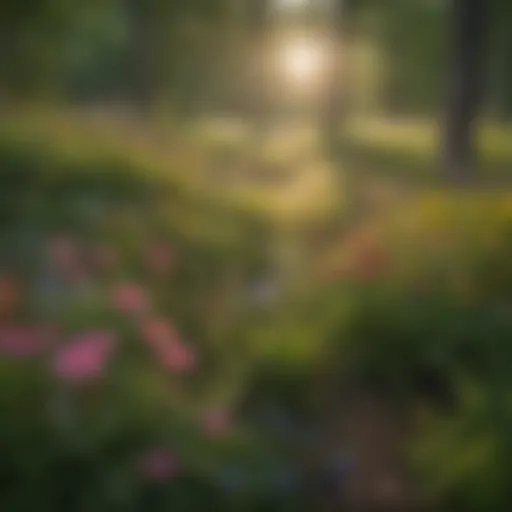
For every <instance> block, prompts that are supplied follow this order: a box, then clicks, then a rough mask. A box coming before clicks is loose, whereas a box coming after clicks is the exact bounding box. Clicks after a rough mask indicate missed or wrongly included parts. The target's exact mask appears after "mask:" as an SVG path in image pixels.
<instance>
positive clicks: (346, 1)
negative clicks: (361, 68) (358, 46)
mask: <svg viewBox="0 0 512 512" xmlns="http://www.w3.org/2000/svg"><path fill="white" fill-rule="evenodd" d="M356 4H357V1H355V0H335V2H334V5H333V13H332V20H333V21H332V26H331V40H332V48H333V50H332V52H331V58H332V61H331V65H330V68H329V70H328V77H327V78H328V79H327V81H326V90H325V103H324V115H323V131H324V138H325V141H326V143H327V145H328V147H330V148H332V147H333V145H334V144H335V143H336V138H337V134H338V128H339V123H340V121H341V120H342V118H343V116H344V115H345V113H346V102H345V100H346V94H345V92H346V90H347V86H346V84H344V80H343V76H345V77H347V75H348V74H347V73H346V67H345V66H346V65H347V60H346V59H344V67H343V69H344V70H345V73H343V72H342V69H341V66H340V55H341V54H342V53H343V52H344V55H345V56H346V55H347V51H346V50H347V48H348V47H349V45H350V41H351V33H352V22H353V12H354V7H355V6H356Z"/></svg>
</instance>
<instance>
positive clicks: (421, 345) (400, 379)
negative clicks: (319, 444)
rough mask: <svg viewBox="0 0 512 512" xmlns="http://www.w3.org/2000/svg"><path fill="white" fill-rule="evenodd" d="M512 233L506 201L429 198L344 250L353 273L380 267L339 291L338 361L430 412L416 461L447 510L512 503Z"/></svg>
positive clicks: (478, 195) (466, 195)
mask: <svg viewBox="0 0 512 512" xmlns="http://www.w3.org/2000/svg"><path fill="white" fill-rule="evenodd" d="M511 226H512V210H511V209H510V195H509V194H508V193H506V192H505V193H503V194H497V193H488V194H487V193H485V192H474V193H471V192H461V191H459V192H458V193H457V195H455V193H454V194H453V195H448V194H446V193H445V192H441V193H437V194H430V195H426V197H423V198H421V199H420V200H417V201H414V202H412V204H409V205H404V206H403V207H402V208H400V209H399V210H395V211H393V213H392V214H390V215H389V216H388V217H387V218H383V219H381V221H380V222H376V224H375V226H373V227H372V229H371V230H370V231H369V234H368V235H367V238H365V239H364V240H358V239H356V241H355V242H352V245H349V246H347V248H346V252H348V254H351V253H352V252H353V253H354V261H355V264H356V267H355V268H356V269H357V268H358V267H357V262H358V261H359V262H361V261H362V262H363V264H364V265H368V264H369V263H368V262H367V256H365V254H367V251H370V253H371V254H377V255H379V258H380V260H379V261H381V263H382V264H381V265H380V266H378V267H376V272H373V273H368V272H366V273H363V274H361V273H360V272H358V273H355V271H354V270H350V269H351V268H352V267H350V265H349V266H348V267H345V268H346V269H348V270H345V273H344V274H343V277H341V278H340V281H338V286H339V287H340V289H341V290H342V292H341V294H340V299H339V300H340V301H344V302H345V303H346V304H347V310H346V312H345V314H344V315H343V317H342V318H340V321H339V322H340V323H339V325H340V327H339V331H338V337H339V339H340V341H341V345H340V347H339V357H340V358H341V360H342V361H343V362H344V364H345V365H348V366H349V367H352V368H356V369H357V372H358V373H359V374H360V375H362V376H363V377H364V380H366V381H370V382H374V383H377V384H378V385H379V387H380V388H381V389H387V390H388V392H390V393H392V394H394V395H395V396H397V397H398V398H400V399H401V400H404V401H405V403H406V404H408V405H409V407H412V409H415V408H416V406H418V405H419V403H420V401H425V400H426V404H427V406H426V407H427V411H429V416H427V417H426V418H427V419H425V416H421V417H420V419H419V429H418V430H417V431H416V437H415V440H414V444H415V445H416V446H415V448H414V450H413V454H414V459H413V460H414V461H415V463H416V464H417V468H418V470H419V474H420V475H421V479H420V481H421V482H422V484H423V485H425V488H426V489H428V492H429V493H430V495H431V496H432V495H433V496H436V495H437V496H439V495H440V496H444V497H445V498H449V499H452V500H454V504H451V502H450V501H448V502H447V503H448V505H447V506H448V507H450V506H455V507H460V508H461V509H464V510H482V511H483V510H502V509H503V507H504V506H505V504H506V503H508V496H509V489H508V485H507V481H508V476H509V475H510V471H511V470H512V467H511V466H510V457H509V454H510V434H509V432H510V425H511V423H510V422H511V416H510V393H511V391H512V381H511V380H510V371H509V368H510V365H511V360H512V351H511V346H510V339H511V335H512V322H511V316H510V311H509V308H510V300H511V290H512V273H511V271H510V265H509V262H510V258H511V255H512V228H511ZM368 261H369V262H371V261H372V260H371V259H370V260H368ZM365 262H366V263H365ZM443 404H450V405H449V408H448V409H446V408H444V409H443V407H441V406H442V405H443ZM429 418H430V419H429Z"/></svg>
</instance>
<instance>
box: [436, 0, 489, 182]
mask: <svg viewBox="0 0 512 512" xmlns="http://www.w3.org/2000/svg"><path fill="white" fill-rule="evenodd" d="M488 11H489V4H488V0H452V13H451V16H452V17H451V54H452V63H451V77H450V84H449V96H448V105H447V110H446V124H445V133H444V136H445V139H444V164H445V169H446V172H447V173H448V174H449V175H450V176H451V177H452V178H454V179H466V178H468V177H470V175H472V174H473V173H474V171H475V166H476V148H475V141H474V135H475V118H476V117H477V115H478V113H479V109H480V107H481V104H482V100H483V93H484V76H485V72H486V69H485V56H486V51H485V50H486V43H487V36H488V29H489V23H488V21H489V12H488Z"/></svg>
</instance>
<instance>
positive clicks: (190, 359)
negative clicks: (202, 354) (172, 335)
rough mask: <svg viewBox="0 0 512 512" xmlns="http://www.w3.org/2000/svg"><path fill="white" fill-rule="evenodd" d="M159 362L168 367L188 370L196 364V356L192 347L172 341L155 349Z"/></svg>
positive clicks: (182, 370)
mask: <svg viewBox="0 0 512 512" xmlns="http://www.w3.org/2000/svg"><path fill="white" fill-rule="evenodd" d="M157 352H158V353H157V355H158V356H159V358H160V360H161V362H162V363H163V364H164V365H165V366H166V367H167V368H169V369H171V370H175V371H179V372H189V371H191V370H192V369H193V368H194V366H195V364H196V356H195V354H194V352H193V351H192V349H191V348H190V347H188V346H187V345H185V344H184V343H182V342H179V341H177V342H174V343H171V344H170V345H169V346H167V347H164V348H162V349H159V350H158V351H157Z"/></svg>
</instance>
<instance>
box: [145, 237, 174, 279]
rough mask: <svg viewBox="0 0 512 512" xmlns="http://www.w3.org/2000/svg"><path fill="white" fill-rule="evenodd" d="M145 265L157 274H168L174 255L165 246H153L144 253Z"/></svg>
mask: <svg viewBox="0 0 512 512" xmlns="http://www.w3.org/2000/svg"><path fill="white" fill-rule="evenodd" d="M146 263H147V264H148V266H149V268H150V269H151V270H153V271H155V272H156V273H158V274H168V273H169V272H170V271H171V270H172V268H173V265H174V255H173V252H172V250H171V248H170V247H168V246H167V245H165V244H155V245H153V246H151V247H149V248H148V249H147V251H146Z"/></svg>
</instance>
